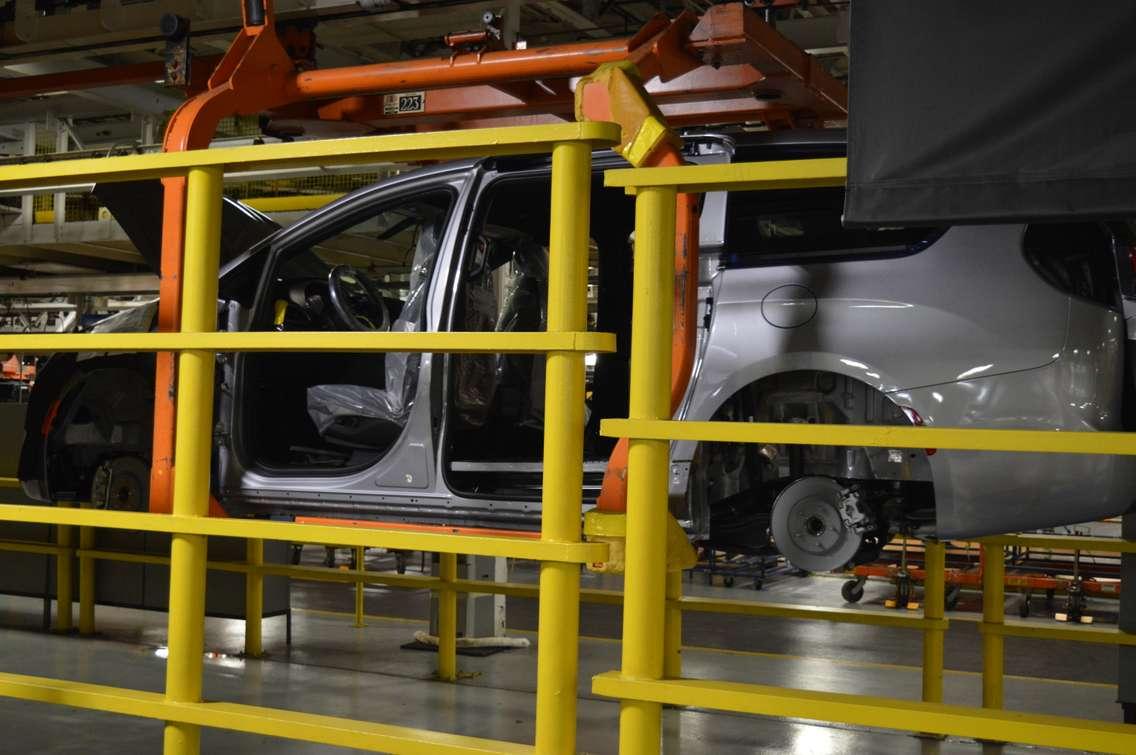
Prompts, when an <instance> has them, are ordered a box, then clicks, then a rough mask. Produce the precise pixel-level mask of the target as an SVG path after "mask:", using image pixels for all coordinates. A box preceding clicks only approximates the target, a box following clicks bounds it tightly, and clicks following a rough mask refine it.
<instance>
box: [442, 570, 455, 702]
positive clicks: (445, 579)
mask: <svg viewBox="0 0 1136 755" xmlns="http://www.w3.org/2000/svg"><path fill="white" fill-rule="evenodd" d="M438 577H439V579H441V580H442V589H441V590H439V591H438V678H439V679H441V680H442V681H446V682H452V681H456V680H457V678H458V593H457V591H456V590H455V589H454V587H453V585H454V580H456V579H457V578H458V557H457V554H456V553H439V554H438Z"/></svg>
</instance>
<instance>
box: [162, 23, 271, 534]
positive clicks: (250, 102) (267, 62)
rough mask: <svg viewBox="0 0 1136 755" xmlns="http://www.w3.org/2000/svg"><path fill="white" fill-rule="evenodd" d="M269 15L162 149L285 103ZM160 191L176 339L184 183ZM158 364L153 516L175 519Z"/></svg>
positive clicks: (191, 143) (169, 413)
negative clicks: (227, 121) (236, 117)
mask: <svg viewBox="0 0 1136 755" xmlns="http://www.w3.org/2000/svg"><path fill="white" fill-rule="evenodd" d="M243 7H244V6H243V5H242V8H243ZM266 10H267V13H266V16H265V18H266V22H265V23H264V24H262V25H260V26H248V25H247V24H246V25H245V26H244V27H243V28H242V29H241V31H240V32H239V33H238V34H237V37H236V39H235V40H234V41H233V44H232V45H231V46H230V47H229V50H228V51H227V52H226V53H225V55H224V56H223V57H222V59H221V62H220V63H219V64H218V65H217V68H216V69H215V70H214V71H213V74H212V76H210V78H209V89H208V90H206V91H205V92H202V93H201V94H198V95H196V96H194V97H192V98H190V99H189V100H186V102H185V103H183V104H182V106H181V107H180V108H178V109H177V110H176V111H175V112H174V114H173V116H171V118H170V122H169V125H168V126H167V127H166V135H165V140H164V143H163V148H164V150H165V151H167V152H179V151H182V150H190V149H204V148H206V147H208V146H209V142H210V141H211V140H212V138H213V134H214V133H215V132H216V130H217V124H218V123H219V122H220V121H221V119H222V118H225V117H228V116H231V115H242V114H248V115H251V114H254V113H259V112H261V111H263V110H267V109H269V108H271V107H274V106H276V105H279V104H282V103H283V102H285V100H284V99H283V95H282V93H281V92H282V89H283V80H284V78H285V77H286V76H287V75H288V74H290V73H291V72H292V70H293V64H292V61H291V59H290V58H289V57H288V54H287V53H286V52H285V50H284V48H283V46H282V45H281V44H280V41H279V40H278V39H277V37H276V34H275V32H274V30H273V26H272V17H273V14H272V6H271V1H270V0H268V2H266ZM162 184H163V186H164V188H165V191H164V198H163V212H162V253H161V275H160V278H159V284H158V286H159V288H158V290H159V297H160V298H159V302H158V330H160V331H163V332H172V331H176V330H177V329H178V327H179V320H180V313H181V270H182V255H183V251H184V242H185V179H184V178H167V179H164V180H163V181H162ZM156 359H157V362H156V366H155V376H154V380H155V382H154V387H155V392H154V440H153V446H152V455H151V457H150V458H151V459H152V460H153V461H152V464H151V470H150V511H152V512H156V513H169V512H170V511H171V510H172V505H173V502H172V492H173V464H174V459H173V449H174V433H175V424H174V423H175V416H176V400H177V398H176V395H175V386H176V385H177V379H176V358H175V355H174V354H172V353H170V352H160V353H158V354H157V355H156Z"/></svg>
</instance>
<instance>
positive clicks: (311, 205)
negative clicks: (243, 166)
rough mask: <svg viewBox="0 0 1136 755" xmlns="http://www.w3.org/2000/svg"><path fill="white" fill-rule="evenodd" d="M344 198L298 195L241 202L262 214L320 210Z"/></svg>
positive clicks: (243, 200)
mask: <svg viewBox="0 0 1136 755" xmlns="http://www.w3.org/2000/svg"><path fill="white" fill-rule="evenodd" d="M342 196H343V194H298V195H296V196H293V197H250V198H249V199H242V200H241V202H242V203H244V204H247V205H248V206H249V207H251V208H253V209H254V210H260V211H261V212H304V211H306V210H318V209H319V208H321V207H323V206H324V205H327V204H331V203H332V202H334V201H335V200H337V199H339V198H340V197H342Z"/></svg>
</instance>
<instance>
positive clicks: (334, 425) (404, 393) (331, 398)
mask: <svg viewBox="0 0 1136 755" xmlns="http://www.w3.org/2000/svg"><path fill="white" fill-rule="evenodd" d="M444 222H445V216H444V215H440V216H439V218H438V219H437V220H435V221H434V222H433V223H429V224H427V225H424V226H423V227H422V230H421V232H420V233H419V235H418V240H417V243H416V245H415V249H414V259H413V262H412V264H411V268H410V275H409V280H408V286H409V294H408V295H407V298H406V303H405V304H403V307H402V311H401V312H400V313H399V316H398V318H397V319H395V321H394V322H392V323H391V328H390V329H391V332H392V333H409V332H414V331H417V330H419V329H420V328H421V327H422V323H423V320H424V313H425V309H426V296H427V293H428V291H429V286H430V277H431V273H432V271H433V269H434V261H435V259H436V258H437V256H438V246H439V244H440V243H441V237H442V231H443V228H444ZM420 357H421V355H419V354H417V353H414V354H410V353H406V352H390V353H388V354H386V355H385V360H384V371H385V378H386V380H385V383H384V387H383V388H372V387H369V386H363V385H345V384H328V385H313V386H311V387H309V388H308V390H307V403H308V416H309V417H311V420H312V422H313V423H314V424H315V426H316V430H318V431H319V434H320V437H322V438H323V439H324V440H325V441H327V442H328V443H332V444H334V445H339V446H347V447H350V448H363V449H384V448H388V447H390V446H391V445H392V444H393V443H394V442H395V440H397V439H398V436H399V435H400V434H401V433H402V428H403V427H405V426H406V420H407V417H408V416H409V414H410V407H411V405H412V403H413V400H414V393H415V390H416V389H417V386H418V363H419V360H420Z"/></svg>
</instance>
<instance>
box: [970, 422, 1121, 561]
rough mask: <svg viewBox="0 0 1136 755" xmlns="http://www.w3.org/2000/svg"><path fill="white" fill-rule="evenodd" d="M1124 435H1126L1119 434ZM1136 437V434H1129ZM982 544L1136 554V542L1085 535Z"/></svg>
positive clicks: (992, 539)
mask: <svg viewBox="0 0 1136 755" xmlns="http://www.w3.org/2000/svg"><path fill="white" fill-rule="evenodd" d="M1117 434H1118V435H1123V434H1124V433H1117ZM1128 434H1129V435H1133V436H1136V433H1128ZM979 542H980V543H984V544H988V545H1001V546H1003V547H1008V546H1017V547H1019V548H1042V549H1045V550H1053V551H1065V552H1067V553H1072V552H1073V551H1098V552H1101V553H1136V542H1134V541H1132V540H1121V539H1119V538H1115V537H1088V536H1083V535H1068V536H1066V535H995V536H994V537H983V538H980V539H979Z"/></svg>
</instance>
